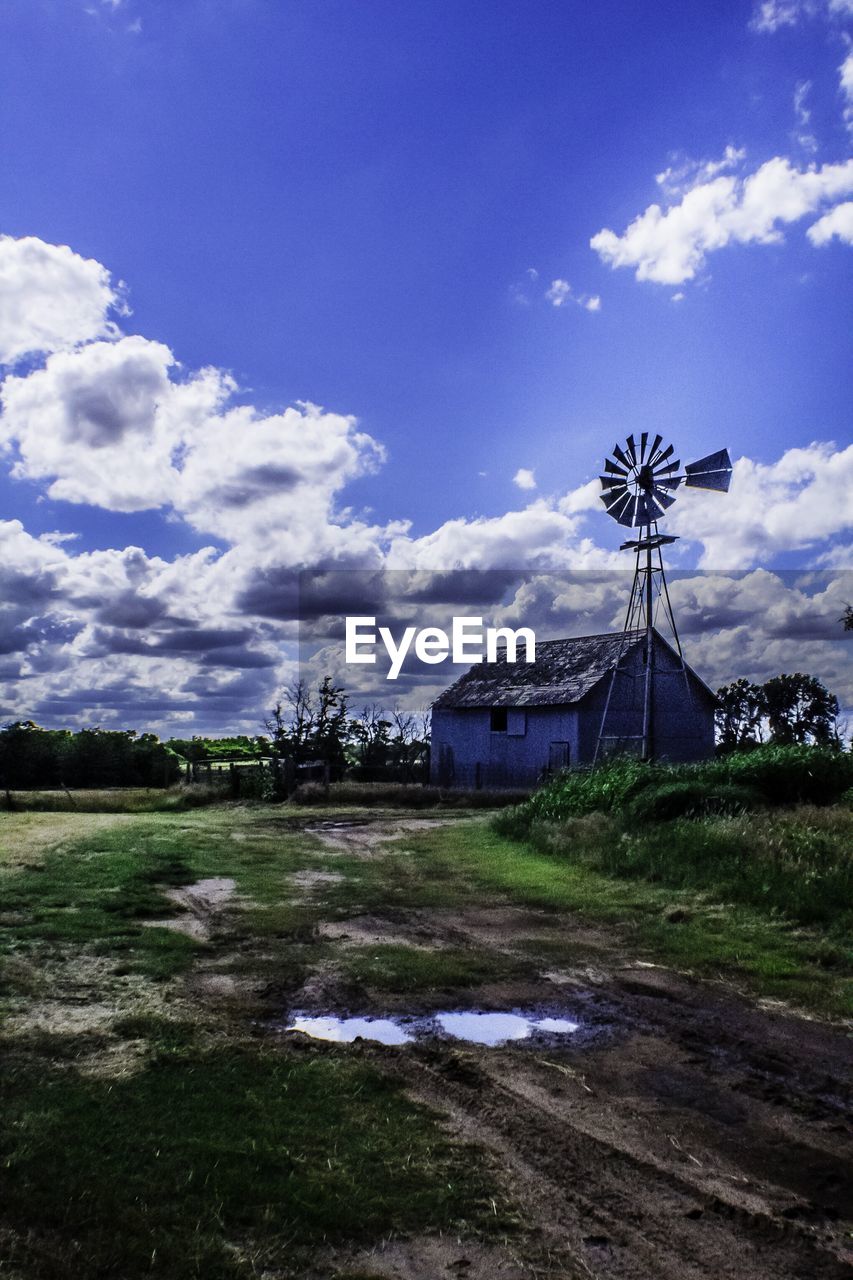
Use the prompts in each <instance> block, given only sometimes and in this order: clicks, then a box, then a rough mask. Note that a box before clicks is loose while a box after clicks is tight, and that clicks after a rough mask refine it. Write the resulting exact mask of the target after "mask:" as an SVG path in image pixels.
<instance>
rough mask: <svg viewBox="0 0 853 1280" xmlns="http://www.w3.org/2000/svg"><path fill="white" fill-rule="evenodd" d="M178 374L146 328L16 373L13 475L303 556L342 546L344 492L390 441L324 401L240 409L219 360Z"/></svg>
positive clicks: (52, 491) (3, 421)
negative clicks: (144, 334)
mask: <svg viewBox="0 0 853 1280" xmlns="http://www.w3.org/2000/svg"><path fill="white" fill-rule="evenodd" d="M179 375H180V370H179V368H178V366H177V365H176V362H175V359H174V356H173V355H172V353H171V352H170V351H169V349H168V348H167V347H165V346H163V345H162V344H161V343H157V342H150V341H148V340H147V339H145V338H141V337H138V336H134V337H126V338H121V339H119V340H118V341H116V342H114V343H105V342H92V343H90V344H88V345H87V346H84V347H82V348H80V349H79V350H76V351H73V352H58V353H56V354H54V355H51V356H49V357H48V359H47V361H46V362H45V365H44V368H42V369H38V370H35V371H33V372H31V373H29V374H27V375H25V376H13V377H9V378H7V379H6V381H5V383H4V384H3V389H2V407H3V414H2V418H0V442H2V443H3V444H4V445H5V448H6V449H7V451H8V452H10V453H11V455H12V457H13V459H14V461H13V474H14V475H16V476H18V477H22V478H27V479H33V480H46V481H47V482H48V488H47V492H48V494H49V496H50V497H52V498H58V499H63V500H65V501H67V502H77V503H89V504H91V505H94V506H99V507H104V508H106V509H108V510H111V511H142V510H146V509H152V508H158V507H166V508H169V509H171V510H172V511H173V512H174V513H175V514H177V515H179V516H180V517H182V518H183V519H184V520H186V521H187V522H188V523H189V524H191V525H192V526H193V527H194V528H196V529H197V530H199V531H201V532H206V533H215V534H217V535H218V536H220V537H223V538H225V539H226V540H228V541H234V542H236V541H239V540H241V539H245V538H247V537H249V536H253V537H254V538H255V540H256V541H257V540H266V539H277V540H278V542H279V545H280V547H281V548H282V551H283V552H285V553H286V554H288V555H289V556H290V558H291V562H292V563H293V564H297V563H299V562H305V561H307V560H308V559H310V558H312V557H314V558H316V557H318V556H320V557H322V556H323V555H325V554H330V555H334V554H335V548H336V546H337V544H339V543H340V541H341V538H340V528H339V525H338V523H337V521H338V518H339V513H338V512H337V510H336V505H335V503H336V495H337V494H338V493H339V492H340V490H341V489H342V488H343V487H344V485H345V484H347V483H348V482H349V481H350V480H352V479H353V478H355V477H356V476H358V475H362V474H364V473H365V472H368V471H370V470H372V469H373V468H375V467H376V466H377V465H379V463H380V462H381V461H382V458H383V457H384V453H383V450H382V448H381V446H380V445H378V444H377V443H376V441H374V440H373V439H372V438H371V437H370V436H369V435H367V434H366V433H365V432H362V431H359V430H358V427H357V424H356V421H355V419H354V418H352V417H349V416H344V415H342V414H334V413H326V412H324V411H323V410H322V409H320V408H318V407H317V406H316V405H311V404H301V405H298V406H291V407H289V408H287V409H285V410H283V411H282V412H281V413H277V414H270V415H262V414H259V413H258V412H257V411H256V410H254V409H253V408H251V407H250V406H246V405H236V406H235V405H233V404H232V403H231V401H232V398H233V396H234V394H235V392H236V390H237V388H236V384H235V383H234V381H233V379H232V378H231V377H229V376H228V375H227V374H225V373H223V372H222V371H221V370H217V369H210V368H208V369H203V370H201V371H200V372H199V373H197V374H195V375H194V376H192V377H185V378H183V379H180V377H179ZM348 523H350V526H351V528H352V533H353V540H355V539H356V535H357V530H356V529H355V528H353V527H352V526H354V525H355V524H356V523H357V522H355V521H349V522H348Z"/></svg>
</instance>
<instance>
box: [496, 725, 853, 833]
mask: <svg viewBox="0 0 853 1280" xmlns="http://www.w3.org/2000/svg"><path fill="white" fill-rule="evenodd" d="M851 786H853V755H851V754H850V753H849V752H843V751H836V750H833V749H832V748H831V747H815V746H789V747H779V746H766V747H758V748H756V749H755V750H752V751H748V752H742V753H741V752H735V753H733V754H731V755H727V756H721V757H718V758H717V759H715V760H708V761H704V762H702V763H700V764H679V765H667V764H643V763H642V761H639V760H630V759H627V760H626V759H623V760H614V761H611V762H610V763H609V764H604V765H601V766H600V767H599V768H597V769H578V770H575V771H573V772H571V773H563V774H560V776H559V777H557V778H555V779H554V780H553V781H552V782H550V783H548V785H547V786H545V787H543V788H542V789H541V790H540V791H537V792H536V793H535V794H534V795H532V796H531V797H530V799H529V800H527V801H525V802H524V803H523V804H521V805H519V806H518V807H517V808H516V809H513V810H512V811H511V812H509V813H506V814H501V815H500V817H499V818H497V819H496V827H497V830H498V831H499V832H500V833H501V834H502V835H506V836H510V837H511V838H513V839H516V840H519V839H524V838H525V836H527V835H528V834H529V832H530V829H531V825H532V824H533V823H535V822H546V823H554V822H556V823H560V822H565V821H567V820H568V819H569V818H575V817H581V816H583V815H584V814H587V813H595V812H604V813H616V814H621V815H624V816H626V817H628V816H630V817H631V818H632V819H633V820H634V821H657V822H660V821H665V820H667V819H669V818H676V817H681V816H703V815H705V814H709V813H738V812H741V811H743V810H744V809H750V808H755V807H761V806H762V805H764V804H768V805H773V806H780V805H794V804H814V805H827V804H833V803H835V802H837V801H838V800H840V799H841V797H842V796H843V795H844V794H845V792H846V791H847V790H848V789H849V788H851ZM714 797H718V799H719V804H718V806H717V807H715V801H714Z"/></svg>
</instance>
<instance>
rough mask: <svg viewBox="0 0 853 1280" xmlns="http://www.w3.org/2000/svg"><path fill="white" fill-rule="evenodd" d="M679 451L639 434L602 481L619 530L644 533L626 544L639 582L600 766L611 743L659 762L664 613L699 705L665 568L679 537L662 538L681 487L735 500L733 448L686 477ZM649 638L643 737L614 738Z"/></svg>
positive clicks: (601, 738)
mask: <svg viewBox="0 0 853 1280" xmlns="http://www.w3.org/2000/svg"><path fill="white" fill-rule="evenodd" d="M674 452H675V450H674V447H673V446H672V445H671V444H669V445H666V446H664V444H663V439H662V437H661V436H659V435H656V436H655V437H654V439H653V440H652V442H651V445H650V444H649V433H648V431H643V432H641V434H640V442H639V445H638V444H637V442H636V441H635V439H634V437H633V435H630V436H628V439H627V440H626V441H625V445H624V447H620V446H619V445H614V448H613V452H612V454H611V455H610V457H608V458H607V459H606V461H605V463H604V470H605V474H604V475H603V476H601V477H600V480H601V488H602V494H601V501H602V502H603V503H604V505H605V507H606V508H607V511H608V514H609V515H611V516H613V519H614V520H616V521H618V523H619V524H622V525H626V526H627V527H628V528H638V529H639V530H640V531H641V534H640V537H639V538H636V539H633V540H631V541H629V542H623V543H622V545H621V546H620V548H619V549H620V551H633V552H634V553H635V559H634V578H633V582H632V584H631V595H630V598H629V601H628V609H627V611H626V614H625V624H624V627H623V629H622V640H621V643H620V646H619V652H618V656H617V659H616V663H615V665H614V667H613V674H612V675H611V678H610V688H609V689H608V692H607V700H606V702H605V704H604V713H603V715H602V718H601V729H600V731H599V735H598V742H597V743H596V748H595V760H596V761H597V760H598V758H599V755H600V754H601V752H602V751H603V750H605V749H606V744H607V743H608V742H609V743H614V742H615V743H616V744H617V746H618V745H619V744H621V743H623V742H628V741H640V742H641V755H642V759H643V760H652V759H654V720H653V707H654V700H653V699H654V683H655V663H654V644H653V634H652V633H653V630H654V625H655V616H656V613H660V612H662V613H663V616H664V620H665V621H666V622H667V623H668V624H669V629H670V630H671V632H672V636H673V640H674V642H675V650H676V652H677V654H678V658H679V662H680V664H681V665H680V674H682V675H683V677H684V681H685V684H686V687H687V691H688V696H689V697H690V699H691V701H692V691H691V688H690V681H689V677H688V672H687V665H686V663H685V661H684V654H683V652H682V649H681V641H680V640H679V638H678V628H677V627H676V625H675V617H674V615H673V612H672V604H671V602H670V598H669V589H668V587H667V583H666V573H665V571H664V567H663V554H662V550H661V549H662V547H664V546H666V545H668V544H669V543H672V542H676V541H677V538H676V537H674V536H673V535H672V534H666V533H660V532H659V530H658V520H659V519H660V518H661V517H662V516H663V515H664V514H665V513H666V511H667V509H668V508H669V507H671V506H672V504H673V503H674V502H675V490H676V489H677V488H678V487H679V485H681V484H685V485H686V486H688V487H689V488H694V489H713V490H716V491H717V492H719V493H727V492H728V488H729V484H730V482H731V476H732V464H731V459H730V458H729V453H728V450H727V449H720V450H718V451H717V452H716V453H711V454H709V455H708V456H707V457H706V458H700V459H699V461H698V462H692V463H690V465H689V466H686V467H685V468H684V471H683V472H679V467H680V466H681V462H680V460H679V459H678V458H675V459H674V460H673V453H674ZM643 633H644V634H645V642H644V643H645V650H644V666H645V670H644V672H643V676H642V679H643V716H642V732H641V733H638V734H633V733H632V734H626V733H618V734H614V733H608V732H607V729H608V715H609V713H610V711H611V704H612V702H613V693H614V690H615V688H616V682H617V679H618V678H619V676H623V677H625V678H634V677H632V676H630V675H629V673H628V672H627V671H626V670H625V669H624V668H623V667H622V660H623V657H624V656H625V654H626V652H627V650H628V648H629V647H631V646H632V645H633V644H634V643H635V642H636V641H637V639H638V638H639V637H640V636H641V635H642V634H643Z"/></svg>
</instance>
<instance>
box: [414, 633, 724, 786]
mask: <svg viewBox="0 0 853 1280" xmlns="http://www.w3.org/2000/svg"><path fill="white" fill-rule="evenodd" d="M653 638H654V639H653V646H652V649H653V671H654V680H653V681H652V686H651V688H652V696H651V705H650V727H651V739H652V744H653V754H654V758H655V759H658V760H672V761H676V760H700V759H704V758H706V757H707V756H710V755H712V754H713V751H714V709H715V706H716V703H717V699H716V695H715V694H714V693H713V692H712V691H711V689H709V688H708V686H707V685H706V684H705V683H704V681H702V680H700V678H699V676H697V675H696V673H695V672H694V671H693V670H692V669H691V668H690V667H689V666H684V667H682V662H681V658H680V657H679V655H678V653H677V652H676V651H675V649H673V647H672V646H671V645H670V644H668V642H667V641H666V640H665V639H664V638H663V636H662V635H661V634H660V633H659V632H658V631H654V632H653ZM620 649H621V658H620ZM617 663H618V667H617ZM614 669H616V674H615V677H614ZM645 675H646V632H645V630H642V631H636V632H629V633H628V634H627V635H626V636H623V635H622V634H616V635H602V636H577V637H575V638H572V639H569V640H547V641H543V642H540V643H537V645H536V661H535V662H531V663H527V662H515V663H508V662H506V660H505V658H504V659H499V661H497V662H492V663H477V664H476V665H475V666H473V667H471V669H470V671H467V672H466V673H465V674H464V675H463V676H461V677H460V678H459V679H458V680H457V681H456V683H455V684H453V685H451V686H450V688H449V689H446V690H445V691H444V693H442V694H441V695H440V696H439V697H438V698H437V699H436V701H435V703H434V704H433V709H432V754H431V777H432V781H433V782H435V783H438V784H440V785H442V786H458V787H479V786H482V787H502V786H503V787H512V786H519V787H524V786H532V785H534V784H536V783H537V782H539V781H541V780H542V779H543V778H545V777H547V776H548V775H549V774H550V773H555V772H557V771H558V770H560V769H566V768H573V767H577V766H579V765H590V764H592V762H593V758H594V756H595V752H596V746H597V744H598V739H599V734H600V733H601V731H602V717H603V715H604V710H605V706H607V721H606V726H605V732H606V735H607V736H606V739H605V740H604V741H603V742H602V749H603V750H604V751H605V752H606V753H607V754H610V753H613V752H620V751H621V752H631V753H636V754H639V753H640V750H641V746H642V740H643V716H644V694H645V687H646V679H645ZM608 698H609V702H608Z"/></svg>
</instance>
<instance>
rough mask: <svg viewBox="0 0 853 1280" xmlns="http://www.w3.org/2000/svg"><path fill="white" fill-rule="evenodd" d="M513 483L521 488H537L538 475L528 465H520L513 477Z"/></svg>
mask: <svg viewBox="0 0 853 1280" xmlns="http://www.w3.org/2000/svg"><path fill="white" fill-rule="evenodd" d="M512 483H513V484H516V485H518V487H519V489H535V488H536V477H535V476H534V474H533V472H532V471H531V470H529V469H528V468H527V467H519V468H518V470H517V471H516V473H515V475H514V476H513V477H512Z"/></svg>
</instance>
